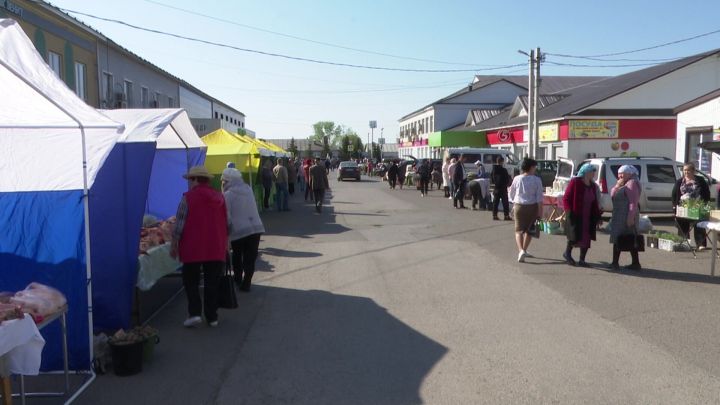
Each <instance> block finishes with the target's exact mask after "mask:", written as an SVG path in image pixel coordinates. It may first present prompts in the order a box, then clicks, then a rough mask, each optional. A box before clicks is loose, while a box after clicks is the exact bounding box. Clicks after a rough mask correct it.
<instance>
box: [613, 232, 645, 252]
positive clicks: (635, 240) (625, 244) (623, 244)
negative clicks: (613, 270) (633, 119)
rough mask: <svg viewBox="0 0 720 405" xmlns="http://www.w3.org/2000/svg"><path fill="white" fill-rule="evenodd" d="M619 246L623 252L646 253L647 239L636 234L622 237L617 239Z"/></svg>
mask: <svg viewBox="0 0 720 405" xmlns="http://www.w3.org/2000/svg"><path fill="white" fill-rule="evenodd" d="M617 245H618V247H619V248H620V251H621V252H630V251H632V250H637V251H638V252H644V251H645V237H644V236H643V235H638V234H634V233H629V234H624V235H620V236H618V238H617Z"/></svg>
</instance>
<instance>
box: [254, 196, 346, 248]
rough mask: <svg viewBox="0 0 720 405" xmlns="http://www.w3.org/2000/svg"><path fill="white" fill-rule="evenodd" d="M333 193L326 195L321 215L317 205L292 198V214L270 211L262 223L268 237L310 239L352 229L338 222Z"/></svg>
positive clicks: (264, 215) (265, 214) (264, 216)
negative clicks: (317, 211)
mask: <svg viewBox="0 0 720 405" xmlns="http://www.w3.org/2000/svg"><path fill="white" fill-rule="evenodd" d="M332 199H333V196H332V192H327V193H326V194H325V201H324V204H323V207H322V212H321V213H319V214H318V213H316V212H315V203H314V202H312V201H304V200H301V199H300V198H290V207H291V209H292V211H290V212H274V211H269V212H267V213H264V214H263V217H262V221H263V224H264V225H265V230H266V231H267V234H268V235H276V236H292V237H296V238H303V239H308V238H311V237H312V236H314V235H336V234H340V233H344V232H347V231H350V228H348V227H346V226H343V225H340V224H338V223H337V222H336V219H335V217H336V213H335V207H333V205H331V202H332Z"/></svg>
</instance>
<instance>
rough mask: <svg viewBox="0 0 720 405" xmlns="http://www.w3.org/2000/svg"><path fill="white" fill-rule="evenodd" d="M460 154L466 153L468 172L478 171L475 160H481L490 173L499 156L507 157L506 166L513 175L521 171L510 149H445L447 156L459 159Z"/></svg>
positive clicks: (466, 168)
mask: <svg viewBox="0 0 720 405" xmlns="http://www.w3.org/2000/svg"><path fill="white" fill-rule="evenodd" d="M460 155H465V170H466V171H467V172H476V171H477V167H476V166H475V162H477V161H478V160H479V161H481V162H482V163H483V166H485V171H487V172H488V173H490V171H491V170H492V165H494V164H495V162H497V159H498V157H503V158H505V168H506V169H507V170H508V172H509V173H510V175H511V176H515V175H517V174H519V173H520V163H519V161H518V159H517V157H515V155H514V154H513V153H512V152H510V151H506V150H502V149H494V148H447V149H446V150H445V156H449V157H451V158H456V159H457V158H459V157H460Z"/></svg>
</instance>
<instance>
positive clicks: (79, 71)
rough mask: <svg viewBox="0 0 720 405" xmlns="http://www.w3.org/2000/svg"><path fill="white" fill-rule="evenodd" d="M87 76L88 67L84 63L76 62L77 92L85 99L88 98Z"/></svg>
mask: <svg viewBox="0 0 720 405" xmlns="http://www.w3.org/2000/svg"><path fill="white" fill-rule="evenodd" d="M86 77H87V67H86V66H85V64H84V63H80V62H75V94H77V96H78V97H80V98H81V99H83V100H87V92H86V90H85V78H86Z"/></svg>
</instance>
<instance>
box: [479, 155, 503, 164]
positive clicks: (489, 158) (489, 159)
mask: <svg viewBox="0 0 720 405" xmlns="http://www.w3.org/2000/svg"><path fill="white" fill-rule="evenodd" d="M498 156H501V155H495V154H492V153H486V154H484V155H483V160H482V161H483V163H485V164H486V165H494V164H495V161H496V160H497V158H498Z"/></svg>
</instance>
